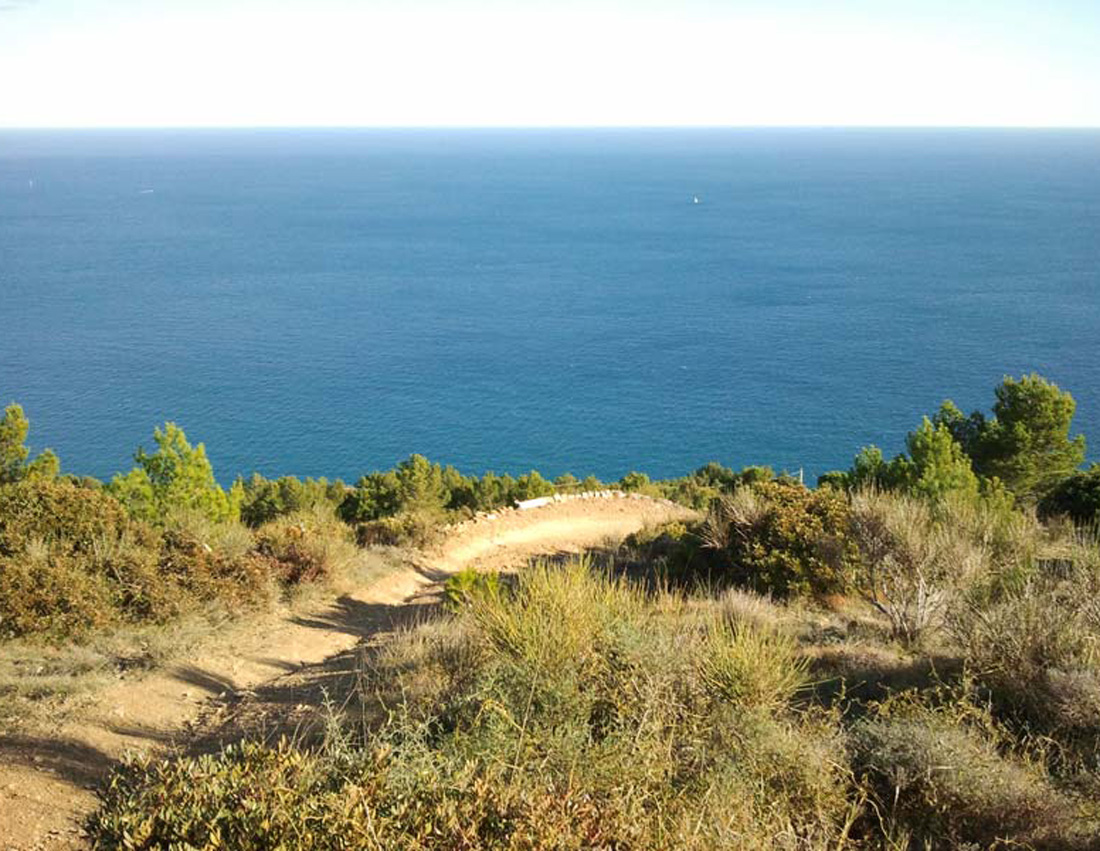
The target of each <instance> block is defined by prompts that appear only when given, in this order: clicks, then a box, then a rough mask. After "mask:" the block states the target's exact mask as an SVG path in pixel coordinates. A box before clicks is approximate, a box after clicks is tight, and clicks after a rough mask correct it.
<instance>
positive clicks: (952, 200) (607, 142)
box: [0, 129, 1100, 481]
mask: <svg viewBox="0 0 1100 851" xmlns="http://www.w3.org/2000/svg"><path fill="white" fill-rule="evenodd" d="M696 199H698V201H697V202H696ZM1032 370H1036V371H1039V372H1040V373H1042V374H1043V375H1045V376H1047V377H1049V378H1051V379H1053V380H1055V381H1057V382H1058V383H1059V384H1060V385H1062V386H1063V387H1064V388H1066V389H1069V390H1070V391H1072V393H1073V394H1074V396H1075V397H1076V399H1077V402H1078V409H1077V419H1076V427H1077V430H1078V431H1081V432H1084V433H1085V434H1086V435H1088V436H1089V437H1091V438H1092V441H1093V448H1092V449H1090V453H1089V454H1090V456H1091V457H1093V458H1096V457H1100V453H1098V452H1097V451H1096V448H1097V447H1100V132H1096V131H1008V130H1005V131H970V130H939V131H920V130H810V129H806V130H764V129H761V130H513V131H503V130H494V131H488V130H416V131H413V130H309V131H300V130H262V131H257V130H251V131H243V130H241V131H223V130H217V131H214V130H209V131H197V130H191V131H140V132H138V131H5V132H3V133H0V402H3V403H6V402H8V401H12V400H14V401H18V402H20V403H21V404H22V405H23V406H24V408H25V409H26V411H27V414H28V416H29V417H30V420H31V443H32V444H33V445H34V446H35V447H37V448H41V447H44V446H50V447H53V448H54V449H55V450H56V451H58V452H59V454H60V455H61V459H62V463H63V466H64V468H65V469H66V470H67V471H70V472H77V473H83V474H92V475H95V476H100V477H106V476H110V475H111V474H112V473H114V472H116V471H119V470H123V469H127V468H129V466H131V456H132V453H133V451H134V449H135V448H136V447H137V446H138V445H139V444H144V445H145V446H147V447H148V446H150V445H151V435H152V430H153V427H154V426H155V425H157V424H160V423H163V422H164V421H165V420H174V421H176V422H178V423H180V424H181V425H182V426H183V427H184V428H185V430H186V431H187V434H188V436H189V437H190V438H191V439H192V440H193V441H203V442H205V444H206V446H207V450H208V452H209V455H210V457H211V459H212V460H213V462H214V465H215V469H216V471H217V473H218V475H219V478H221V479H222V480H223V481H229V480H231V479H232V478H233V477H234V476H235V475H237V474H238V473H244V474H247V473H249V472H251V471H259V472H262V473H264V474H267V475H277V474H287V473H293V474H298V475H313V476H322V475H324V476H329V477H335V476H340V477H344V478H345V479H354V478H355V477H357V476H358V475H360V474H361V473H363V472H366V471H368V470H371V469H375V468H386V467H389V466H391V465H392V464H394V463H395V462H397V461H399V460H400V459H402V458H403V457H405V456H407V455H408V454H409V453H412V452H420V453H423V454H425V455H428V456H429V457H431V458H432V459H435V460H440V461H443V462H448V463H452V464H454V465H456V466H457V467H459V468H460V469H462V470H464V471H467V472H481V471H483V470H487V469H493V470H496V471H497V472H505V471H508V472H513V473H518V472H523V471H526V470H528V469H530V468H532V467H537V468H538V469H540V470H541V471H542V472H544V473H545V474H547V475H557V474H560V473H563V472H566V471H572V472H573V473H576V474H578V475H584V474H587V473H595V474H596V475H599V476H601V477H604V478H617V477H619V476H621V475H622V474H623V473H625V472H627V471H629V470H631V469H639V470H644V471H647V472H649V473H650V474H651V475H654V476H669V475H679V474H682V473H684V472H687V471H689V470H691V469H693V468H695V467H697V466H698V465H700V464H702V463H704V462H705V461H708V460H710V459H716V460H719V461H721V462H723V463H725V464H728V465H732V466H741V465H745V464H750V463H752V464H770V465H772V466H774V467H775V468H777V469H787V470H792V471H794V470H798V469H799V468H802V469H804V470H805V472H806V475H807V476H808V477H809V478H811V479H812V477H813V476H815V475H816V474H818V473H820V472H822V471H825V470H827V469H832V468H836V467H843V466H846V465H847V464H848V463H849V462H850V459H851V457H852V455H853V453H854V452H855V451H856V450H858V449H859V448H860V447H861V446H863V445H865V444H870V443H874V444H877V445H879V446H881V447H883V448H884V449H885V450H886V451H887V452H891V453H892V452H896V451H900V450H901V449H902V448H903V442H904V438H905V434H906V432H907V431H909V430H911V429H912V428H913V427H914V426H916V425H917V424H918V423H919V421H920V417H921V415H922V414H925V413H931V412H933V411H934V410H935V409H936V407H937V406H938V405H939V403H940V402H941V400H943V399H944V398H951V399H953V400H955V401H956V402H957V403H958V404H959V406H960V407H962V408H963V409H964V410H971V409H974V408H988V407H989V405H990V404H991V403H992V401H993V388H994V387H995V385H997V384H998V383H999V382H1000V380H1001V378H1002V377H1003V376H1004V375H1005V374H1014V375H1019V374H1021V373H1023V372H1030V371H1032Z"/></svg>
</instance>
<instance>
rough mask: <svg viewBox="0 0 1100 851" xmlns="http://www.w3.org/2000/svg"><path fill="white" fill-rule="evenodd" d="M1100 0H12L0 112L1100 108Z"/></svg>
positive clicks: (540, 120) (740, 113) (492, 121)
mask: <svg viewBox="0 0 1100 851" xmlns="http://www.w3.org/2000/svg"><path fill="white" fill-rule="evenodd" d="M1097 45H1100V0H1046V2H1041V0H1031V2H1025V0H984V2H983V1H982V0H924V2H918V0H904V2H891V0H836V2H813V1H812V0H772V1H771V2H767V0H727V1H726V2H720V0H595V1H594V2H592V1H591V0H590V2H571V0H553V1H552V2H551V0H546V1H545V2H544V0H513V2H493V0H393V1H390V2H386V1H384V0H282V2H274V0H268V2H260V0H222V2H216V0H0V127H9V128H13V127H188V126H200V127H221V126H226V127H252V126H256V127H259V126H301V127H305V126H698V125H703V126H723V125H732V126H764V125H766V126H789V125H794V126H850V125H855V126H1013V127H1044V126H1053V127H1097V126H1100V48H1098V47H1097Z"/></svg>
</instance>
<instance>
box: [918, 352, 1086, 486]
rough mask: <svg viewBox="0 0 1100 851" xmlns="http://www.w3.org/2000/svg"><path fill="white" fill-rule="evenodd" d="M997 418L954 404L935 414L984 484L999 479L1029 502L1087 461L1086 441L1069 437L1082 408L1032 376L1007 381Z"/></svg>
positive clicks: (999, 397)
mask: <svg viewBox="0 0 1100 851" xmlns="http://www.w3.org/2000/svg"><path fill="white" fill-rule="evenodd" d="M995 392H996V397H997V399H996V402H994V404H993V417H992V418H986V416H985V415H984V414H982V413H981V412H980V411H975V412H974V413H972V414H971V415H970V416H969V417H966V416H964V415H963V413H962V411H960V410H959V409H958V408H957V407H956V406H955V404H954V403H953V402H951V401H950V400H948V401H946V402H944V403H943V406H942V407H941V408H940V410H939V413H937V414H936V417H935V422H936V424H937V425H943V426H944V427H946V428H947V429H948V430H949V431H950V432H951V434H952V435H953V436H954V438H955V440H956V441H957V442H958V443H959V445H960V446H962V448H963V451H964V452H966V454H967V455H968V456H970V459H971V461H972V463H973V466H974V471H975V472H976V473H977V474H978V475H979V476H981V477H983V478H993V477H997V478H999V479H1000V480H1001V481H1002V482H1003V483H1004V485H1005V487H1006V488H1008V490H1009V491H1011V492H1012V493H1013V494H1015V495H1016V496H1017V498H1019V499H1022V500H1023V501H1024V502H1034V501H1035V500H1037V499H1040V498H1041V497H1042V496H1043V495H1044V494H1046V493H1048V492H1050V490H1051V489H1052V488H1053V487H1054V486H1055V485H1056V484H1057V483H1058V482H1059V481H1060V480H1062V479H1064V478H1066V477H1067V476H1069V475H1070V474H1071V473H1073V472H1074V471H1075V470H1077V469H1078V468H1079V467H1080V466H1081V464H1082V463H1083V462H1084V460H1085V437H1084V435H1077V436H1076V437H1070V429H1071V427H1072V423H1073V415H1074V412H1075V411H1076V409H1077V403H1076V402H1075V401H1074V399H1073V396H1072V395H1070V393H1069V392H1067V391H1065V390H1062V389H1061V388H1060V387H1058V385H1057V384H1054V383H1053V382H1050V381H1047V380H1046V379H1045V378H1043V377H1042V376H1040V375H1037V374H1035V373H1032V374H1031V375H1025V376H1022V377H1021V378H1019V379H1015V378H1012V377H1009V376H1006V377H1005V379H1004V381H1003V382H1002V383H1001V385H1000V386H999V387H998V388H997V390H996V391H995Z"/></svg>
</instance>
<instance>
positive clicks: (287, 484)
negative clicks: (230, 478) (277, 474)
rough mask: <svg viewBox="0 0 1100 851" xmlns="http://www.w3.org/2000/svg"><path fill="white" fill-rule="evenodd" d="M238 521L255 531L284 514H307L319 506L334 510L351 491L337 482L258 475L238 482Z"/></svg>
mask: <svg viewBox="0 0 1100 851" xmlns="http://www.w3.org/2000/svg"><path fill="white" fill-rule="evenodd" d="M239 486H240V490H241V493H242V496H241V521H242V522H243V523H245V524H246V525H247V526H250V527H251V528H253V529H256V528H258V527H260V526H262V525H264V524H265V523H270V522H271V521H272V520H275V519H276V518H279V517H284V516H286V515H287V514H294V513H295V512H299V511H309V510H312V509H314V508H319V507H322V506H326V505H327V506H330V507H332V508H333V509H335V508H337V507H338V506H339V505H340V503H341V502H342V501H343V500H344V498H345V497H346V496H347V493H348V491H349V490H350V489H349V488H348V487H347V486H346V485H345V484H344V483H343V482H341V481H340V480H339V479H337V480H336V481H335V482H329V481H328V480H326V479H304V480H303V479H298V478H296V477H294V476H283V477H282V478H279V479H274V480H272V479H265V478H264V477H263V476H261V475H260V474H259V473H255V474H253V476H252V478H251V479H248V480H247V481H245V480H241V481H240V482H239Z"/></svg>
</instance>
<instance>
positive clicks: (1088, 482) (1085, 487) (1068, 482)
mask: <svg viewBox="0 0 1100 851" xmlns="http://www.w3.org/2000/svg"><path fill="white" fill-rule="evenodd" d="M1039 512H1040V514H1042V515H1043V516H1044V517H1053V516H1057V515H1064V516H1066V517H1070V518H1072V519H1073V520H1074V521H1075V522H1077V523H1082V524H1090V523H1093V524H1094V523H1100V465H1095V464H1094V465H1093V467H1092V469H1091V470H1089V471H1088V472H1087V473H1074V474H1073V475H1072V476H1069V477H1067V478H1064V479H1062V480H1061V481H1060V482H1058V483H1057V484H1056V485H1054V487H1053V489H1052V490H1051V491H1050V493H1049V494H1047V495H1046V496H1045V497H1044V498H1043V500H1042V501H1041V502H1040V503H1039Z"/></svg>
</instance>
